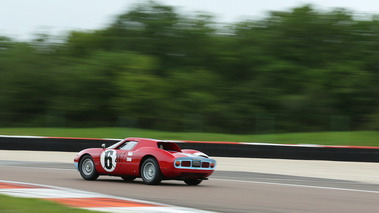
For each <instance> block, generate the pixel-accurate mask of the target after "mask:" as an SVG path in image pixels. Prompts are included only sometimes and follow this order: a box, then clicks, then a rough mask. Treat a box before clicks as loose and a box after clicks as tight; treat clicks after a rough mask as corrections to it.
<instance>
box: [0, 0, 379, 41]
mask: <svg viewBox="0 0 379 213" xmlns="http://www.w3.org/2000/svg"><path fill="white" fill-rule="evenodd" d="M143 1H144V0H108V1H105V0H0V35H4V36H8V37H11V38H13V39H16V40H30V39H32V38H33V37H34V35H35V34H38V33H47V34H50V35H61V36H64V35H65V33H67V32H68V31H71V30H96V29H101V28H104V27H106V26H107V25H108V24H110V23H112V22H113V20H114V19H115V17H116V16H117V15H119V14H122V13H125V12H126V11H128V10H130V9H131V8H132V6H133V5H134V4H135V3H138V2H143ZM156 1H157V2H160V3H163V4H167V5H171V6H174V7H176V8H178V11H179V12H180V13H181V14H182V13H183V14H186V13H192V12H195V11H204V12H208V13H210V14H212V15H214V16H215V17H216V19H215V20H216V21H217V22H223V23H234V22H237V21H239V20H244V19H247V18H253V19H260V18H263V17H265V16H266V15H267V14H268V13H267V12H268V11H273V10H276V11H278V10H279V11H287V10H290V9H291V8H294V7H298V6H302V5H305V4H312V5H315V6H316V8H318V9H322V10H329V9H331V8H335V7H343V8H346V9H349V10H352V11H354V12H355V13H357V14H363V13H366V14H367V13H369V14H379V1H378V0H262V1H256V0H232V1H230V0H156Z"/></svg>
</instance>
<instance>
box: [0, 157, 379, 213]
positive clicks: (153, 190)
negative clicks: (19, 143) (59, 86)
mask: <svg viewBox="0 0 379 213" xmlns="http://www.w3.org/2000/svg"><path fill="white" fill-rule="evenodd" d="M0 179H1V180H10V181H20V182H28V183H37V184H46V185H53V186H60V187H67V188H74V189H80V190H86V191H91V192H99V193H104V194H109V195H114V196H120V197H127V198H133V199H141V200H147V201H153V202H159V203H164V204H170V205H176V206H182V207H190V208H196V209H202V210H209V211H216V212H269V213H272V212H288V213H289V212H290V213H294V212H301V213H303V212H354V213H355V212H377V211H378V209H379V202H378V201H379V184H368V183H362V182H355V181H346V180H333V179H324V178H310V177H298V176H289V175H276V174H263V173H255V172H229V171H216V172H215V173H214V174H213V175H212V176H211V178H210V180H208V181H204V182H203V183H201V184H200V185H199V186H187V185H185V184H184V183H183V182H181V181H163V182H162V184H161V185H157V186H149V185H145V184H143V183H142V181H141V179H136V180H135V181H134V182H132V183H128V182H124V181H122V179H121V178H118V177H108V176H100V177H99V179H98V180H96V181H85V180H83V179H82V178H81V177H80V175H79V173H78V172H77V171H76V170H75V168H74V166H73V164H69V163H58V162H55V163H45V162H25V161H10V160H1V158H0Z"/></svg>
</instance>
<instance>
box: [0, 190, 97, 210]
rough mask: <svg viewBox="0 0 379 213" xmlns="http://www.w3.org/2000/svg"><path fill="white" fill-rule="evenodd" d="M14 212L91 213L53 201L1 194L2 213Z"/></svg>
mask: <svg viewBox="0 0 379 213" xmlns="http://www.w3.org/2000/svg"><path fill="white" fill-rule="evenodd" d="M1 212H4V213H5V212H13V213H24V212H25V213H40V212H49V213H66V212H70V213H91V212H95V211H89V210H85V209H76V208H70V207H67V206H64V205H62V204H58V203H55V202H52V201H48V200H43V199H35V198H19V197H10V196H6V195H2V194H0V213H1Z"/></svg>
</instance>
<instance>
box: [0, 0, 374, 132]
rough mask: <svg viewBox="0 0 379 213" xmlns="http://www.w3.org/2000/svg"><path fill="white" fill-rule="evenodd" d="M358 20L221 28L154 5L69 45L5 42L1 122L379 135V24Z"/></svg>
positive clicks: (1, 40) (293, 18)
mask: <svg viewBox="0 0 379 213" xmlns="http://www.w3.org/2000/svg"><path fill="white" fill-rule="evenodd" d="M353 15H354V14H352V13H351V12H349V11H347V10H344V9H334V10H331V11H317V10H315V9H314V8H313V7H312V6H309V5H306V6H302V7H298V8H294V9H293V10H291V11H287V12H272V13H271V14H270V15H269V16H268V17H266V18H263V19H261V20H245V21H242V22H238V23H233V24H229V25H221V24H219V23H216V22H214V21H213V19H212V16H209V15H207V14H205V13H197V14H195V15H186V16H184V15H182V14H180V13H179V12H178V11H177V10H176V8H174V7H171V6H167V5H162V4H160V3H157V2H152V1H149V2H147V3H142V4H137V5H135V7H134V8H133V9H131V10H129V11H127V12H126V13H124V14H121V15H119V16H118V17H117V18H116V19H115V20H114V22H113V23H112V24H110V25H109V26H108V27H106V28H104V29H99V30H97V31H89V32H82V31H74V32H71V33H70V34H69V35H68V36H67V37H66V38H65V40H64V41H62V42H53V41H51V39H49V36H48V35H40V36H39V37H38V38H36V39H35V40H34V41H31V42H17V41H13V40H12V39H10V38H6V37H0V126H2V127H12V126H26V127H37V126H39V127H46V126H48V127H97V126H119V127H134V128H148V129H156V130H170V131H203V132H226V133H259V134H265V133H273V132H294V131H297V132H299V131H327V130H335V131H346V130H379V36H378V35H379V19H378V18H377V17H375V16H373V17H371V18H366V19H355V18H354V17H353Z"/></svg>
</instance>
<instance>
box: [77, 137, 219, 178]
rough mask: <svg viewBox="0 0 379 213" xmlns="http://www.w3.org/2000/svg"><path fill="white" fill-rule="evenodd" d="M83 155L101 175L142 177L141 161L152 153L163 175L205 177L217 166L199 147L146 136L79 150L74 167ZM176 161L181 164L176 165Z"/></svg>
mask: <svg viewBox="0 0 379 213" xmlns="http://www.w3.org/2000/svg"><path fill="white" fill-rule="evenodd" d="M129 145H131V146H130V147H126V146H129ZM123 146H125V147H124V148H123ZM128 148H130V149H128ZM85 155H90V156H91V157H92V159H93V161H94V164H95V168H96V170H97V172H98V173H99V174H100V175H112V176H134V177H141V174H140V168H141V165H142V163H143V161H144V160H145V159H146V158H148V157H154V158H155V159H156V160H157V161H158V164H159V168H160V170H161V173H162V174H163V176H164V178H165V179H185V178H201V179H206V178H207V177H208V176H210V175H211V174H212V173H213V171H214V169H215V167H216V161H215V160H214V159H211V158H209V157H208V156H207V155H206V154H204V153H202V152H200V151H197V150H190V149H183V150H181V149H180V148H179V146H178V145H177V144H176V143H174V142H172V141H163V140H156V139H146V138H126V139H124V140H122V141H120V142H118V143H116V144H114V145H112V146H110V147H108V148H90V149H85V150H82V151H80V152H79V153H78V154H77V155H76V157H75V159H74V163H75V166H76V168H77V169H78V167H79V164H80V160H81V158H82V157H83V156H85ZM176 161H180V163H181V164H180V165H179V166H178V165H176V164H175V163H176ZM195 161H197V162H195ZM195 163H196V165H195ZM185 164H186V165H185ZM188 164H189V165H188ZM78 170H79V169H78Z"/></svg>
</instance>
